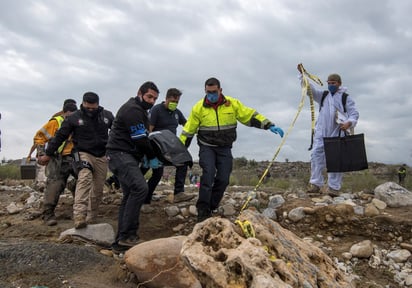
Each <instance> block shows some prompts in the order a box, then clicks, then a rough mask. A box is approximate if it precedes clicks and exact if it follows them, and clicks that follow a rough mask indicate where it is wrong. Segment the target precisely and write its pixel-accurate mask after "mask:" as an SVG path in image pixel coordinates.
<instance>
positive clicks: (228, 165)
mask: <svg viewBox="0 0 412 288" xmlns="http://www.w3.org/2000/svg"><path fill="white" fill-rule="evenodd" d="M199 165H200V167H201V168H202V176H201V177H200V188H199V198H198V200H197V203H196V207H197V209H198V210H203V211H212V210H214V209H216V208H217V207H219V203H220V200H222V198H223V194H224V192H225V190H226V187H227V186H228V185H229V180H230V173H232V166H233V156H232V148H231V147H211V146H206V145H202V144H199Z"/></svg>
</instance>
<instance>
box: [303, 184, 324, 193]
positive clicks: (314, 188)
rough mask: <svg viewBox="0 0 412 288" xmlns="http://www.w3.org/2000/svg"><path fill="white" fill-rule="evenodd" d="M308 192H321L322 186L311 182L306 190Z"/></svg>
mask: <svg viewBox="0 0 412 288" xmlns="http://www.w3.org/2000/svg"><path fill="white" fill-rule="evenodd" d="M306 193H308V194H320V193H321V192H320V187H319V186H316V185H314V184H310V185H309V188H308V190H307V191H306Z"/></svg>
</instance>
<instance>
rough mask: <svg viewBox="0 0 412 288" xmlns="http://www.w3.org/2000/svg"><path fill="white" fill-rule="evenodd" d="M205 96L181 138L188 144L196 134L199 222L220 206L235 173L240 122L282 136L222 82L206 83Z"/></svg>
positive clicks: (189, 119)
mask: <svg viewBox="0 0 412 288" xmlns="http://www.w3.org/2000/svg"><path fill="white" fill-rule="evenodd" d="M205 92H206V96H205V97H204V98H202V99H201V100H200V101H198V102H197V103H196V104H195V105H194V106H193V108H192V111H191V113H190V116H189V118H188V120H187V122H186V124H185V126H184V127H183V130H182V134H181V136H180V140H181V141H182V142H183V144H185V145H186V147H189V145H190V143H191V141H192V139H193V137H194V135H195V134H197V142H198V145H199V165H200V167H201V168H202V176H201V177H200V188H199V198H198V200H197V203H196V207H197V212H198V222H201V221H203V220H205V219H207V218H209V217H210V216H211V213H212V211H214V210H216V209H217V208H218V207H219V203H220V201H221V199H222V198H223V194H224V192H225V189H226V187H227V185H229V178H230V173H231V172H232V160H233V156H232V151H231V150H232V144H233V142H235V140H236V127H237V122H238V121H239V122H240V123H242V124H244V125H246V126H250V127H255V128H259V129H265V130H268V129H269V130H270V131H272V132H273V133H275V134H279V135H280V136H281V137H283V131H282V129H281V128H279V127H276V126H275V124H273V122H271V121H270V120H268V119H267V118H266V117H265V116H263V115H261V114H259V113H258V112H257V111H256V110H255V109H253V108H250V107H247V106H245V105H243V104H242V103H241V102H240V101H239V100H237V99H235V98H233V97H230V96H224V95H223V93H222V88H221V87H220V81H219V80H218V79H216V78H210V79H208V80H206V82H205Z"/></svg>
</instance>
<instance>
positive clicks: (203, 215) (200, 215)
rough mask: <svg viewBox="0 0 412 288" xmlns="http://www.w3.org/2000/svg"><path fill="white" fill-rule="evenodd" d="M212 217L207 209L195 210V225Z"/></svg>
mask: <svg viewBox="0 0 412 288" xmlns="http://www.w3.org/2000/svg"><path fill="white" fill-rule="evenodd" d="M210 217H212V213H211V212H210V210H209V209H198V210H197V223H200V222H203V221H205V220H206V219H207V218H210Z"/></svg>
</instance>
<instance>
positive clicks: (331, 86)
mask: <svg viewBox="0 0 412 288" xmlns="http://www.w3.org/2000/svg"><path fill="white" fill-rule="evenodd" d="M338 88H339V87H338V86H336V85H330V84H329V85H328V90H329V91H330V93H332V94H335V93H336V91H338Z"/></svg>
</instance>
